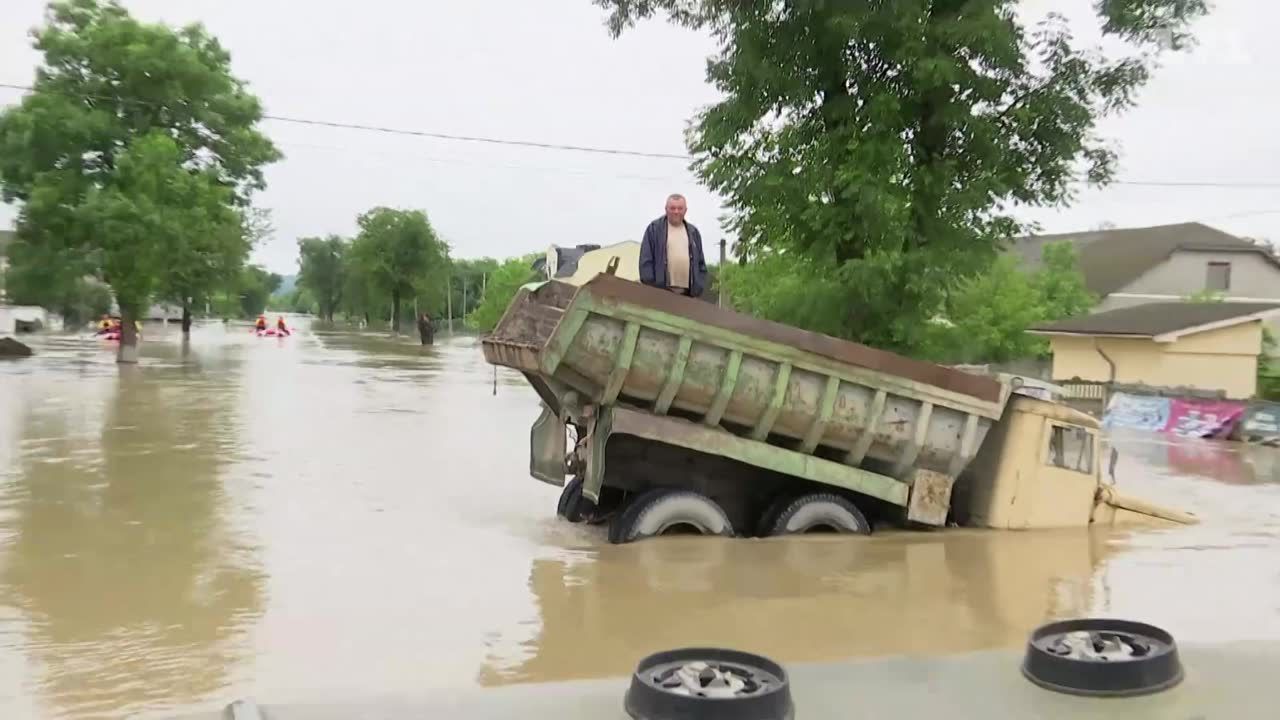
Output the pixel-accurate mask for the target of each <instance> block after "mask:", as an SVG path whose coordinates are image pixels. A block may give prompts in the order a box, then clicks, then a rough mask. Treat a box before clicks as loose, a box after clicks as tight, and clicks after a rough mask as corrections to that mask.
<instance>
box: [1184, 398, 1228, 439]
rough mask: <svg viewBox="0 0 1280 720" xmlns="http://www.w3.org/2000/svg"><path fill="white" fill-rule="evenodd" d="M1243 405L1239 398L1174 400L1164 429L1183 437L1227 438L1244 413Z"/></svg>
mask: <svg viewBox="0 0 1280 720" xmlns="http://www.w3.org/2000/svg"><path fill="white" fill-rule="evenodd" d="M1244 407H1245V405H1244V403H1243V402H1240V401H1238V400H1179V399H1173V400H1170V401H1169V424H1168V426H1167V427H1166V428H1165V430H1166V432H1170V433H1173V434H1174V435H1180V436H1182V437H1199V438H1222V439H1225V438H1227V437H1228V436H1230V435H1231V431H1232V430H1234V429H1235V427H1236V423H1238V422H1239V421H1240V418H1241V417H1242V416H1243V415H1244Z"/></svg>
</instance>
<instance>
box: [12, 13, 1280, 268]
mask: <svg viewBox="0 0 1280 720" xmlns="http://www.w3.org/2000/svg"><path fill="white" fill-rule="evenodd" d="M125 4H126V6H128V7H129V8H130V9H131V10H132V11H133V12H135V13H136V14H137V15H139V16H140V17H143V18H145V19H149V20H163V21H165V22H168V23H171V24H184V23H188V22H192V21H197V20H198V21H200V22H203V23H204V24H205V25H206V26H207V27H208V28H209V30H210V31H212V32H213V33H214V34H216V35H217V36H218V37H219V38H220V39H221V41H222V42H223V44H224V45H225V46H226V47H227V48H229V49H230V51H231V53H232V63H233V69H234V72H235V73H236V74H237V75H239V76H240V77H242V78H245V79H246V80H248V82H249V83H250V85H251V87H252V89H253V90H254V91H255V92H256V93H257V94H258V95H259V96H260V97H261V98H262V99H263V102H264V103H265V105H266V109H267V112H268V113H271V114H274V115H280V116H286V117H298V118H308V119H316V120H326V121H336V122H345V123H358V124H368V125H379V126H384V127H394V128H403V129H410V130H425V131H431V132H440V133H449V134H460V135H473V136H490V137H497V138H508V139H520V140H533V141H538V142H548V143H563V144H574V145H591V146H603V147H615V148H627V149H634V150H641V151H649V152H659V153H683V152H684V144H683V138H682V133H683V129H684V127H685V125H686V122H687V121H688V119H689V118H690V117H691V116H692V115H693V114H694V112H695V111H696V110H697V109H698V108H700V107H702V106H704V105H706V104H708V103H710V102H713V101H714V100H715V98H716V93H715V92H714V90H712V89H711V88H710V87H709V86H708V85H707V84H706V82H705V81H704V79H703V78H704V69H705V59H706V57H707V56H708V55H709V54H710V52H711V51H712V50H713V46H712V44H711V42H710V40H709V39H708V38H706V37H703V36H700V35H698V34H695V33H691V32H689V31H685V30H680V29H677V28H673V27H670V26H668V25H666V24H664V23H662V22H650V23H646V24H645V25H643V26H641V27H640V28H639V29H638V30H636V31H633V32H630V33H627V34H625V35H624V36H623V37H622V38H621V39H619V40H613V39H611V38H610V37H609V35H608V33H607V32H606V31H605V28H604V26H603V13H602V11H600V10H599V9H597V8H596V7H595V6H594V5H593V4H592V3H591V2H590V0H536V1H533V0H489V1H488V2H463V1H462V0H427V1H425V2H424V1H422V0H362V1H361V2H359V3H351V2H341V3H336V2H335V3H320V2H313V3H297V2H286V1H285V0H127V1H126V2H125ZM1091 4H1092V3H1091V0H1028V2H1027V3H1026V5H1027V6H1028V8H1027V9H1028V12H1029V13H1030V14H1035V13H1038V12H1043V10H1044V9H1045V8H1048V7H1052V8H1054V9H1056V10H1058V11H1059V12H1065V13H1067V14H1069V15H1070V16H1072V17H1073V18H1077V17H1078V18H1088V17H1089V15H1088V11H1089V6H1090V5H1091ZM44 5H45V3H44V0H0V83H5V82H7V83H15V84H29V83H30V81H31V80H32V76H33V71H34V67H35V63H36V62H37V59H38V58H37V55H36V54H35V53H34V51H32V50H31V47H30V39H29V37H28V35H27V32H28V30H29V29H30V28H31V27H33V26H35V25H37V24H39V22H40V20H41V15H42V11H43V8H44ZM494 18H498V19H497V20H494ZM1277 20H1280V6H1277V5H1276V4H1275V3H1273V2H1269V1H1268V0H1221V1H1220V2H1219V7H1217V8H1215V10H1214V13H1213V14H1212V15H1211V16H1210V17H1209V18H1208V19H1206V20H1205V21H1203V22H1201V23H1199V24H1198V25H1197V27H1196V32H1197V35H1198V37H1199V39H1200V43H1201V44H1200V47H1199V48H1198V49H1197V50H1195V51H1194V52H1193V53H1191V54H1189V55H1186V56H1182V57H1176V58H1169V59H1168V60H1167V61H1166V64H1165V67H1164V68H1163V69H1161V70H1160V72H1159V73H1158V74H1157V76H1156V78H1155V79H1154V81H1153V82H1152V83H1151V84H1150V85H1149V86H1148V87H1147V89H1146V90H1145V91H1144V92H1143V94H1142V97H1141V104H1140V106H1139V107H1138V108H1137V109H1135V110H1133V111H1131V112H1129V113H1128V114H1126V115H1125V116H1124V117H1123V118H1120V119H1117V120H1114V121H1108V122H1107V123H1106V125H1105V127H1104V131H1105V133H1106V134H1107V135H1108V136H1109V137H1112V138H1115V139H1117V140H1118V141H1119V142H1120V147H1121V151H1122V166H1121V167H1122V170H1121V176H1122V178H1123V179H1125V180H1130V181H1139V182H1143V181H1157V182H1276V183H1280V169H1277V168H1276V160H1277V159H1280V135H1278V134H1277V133H1276V132H1275V131H1274V130H1273V125H1274V124H1275V119H1274V118H1275V114H1274V112H1273V111H1274V109H1275V108H1276V106H1277V105H1278V104H1280V103H1278V102H1277V100H1276V99H1275V97H1274V95H1273V93H1274V88H1275V87H1276V83H1275V78H1276V76H1277V74H1278V72H1277V71H1280V48H1278V44H1277V43H1276V41H1275V33H1274V30H1273V28H1274V26H1275V21H1277ZM18 97H19V93H18V92H16V91H12V90H5V89H0V104H7V103H12V102H14V101H16V100H17V99H18ZM266 130H267V132H268V133H269V134H270V135H271V137H272V138H274V139H275V141H276V142H277V143H278V144H279V146H280V148H281V149H282V150H283V151H284V153H285V154H286V156H287V157H286V159H285V160H284V161H282V162H280V163H278V164H276V165H274V166H272V167H271V168H269V170H268V173H267V180H268V182H269V188H268V189H267V190H266V192H264V193H262V194H261V195H260V196H259V197H258V200H257V201H258V204H260V205H262V206H264V207H267V208H270V209H271V210H272V212H273V214H274V219H275V226H276V234H275V237H274V238H273V239H272V240H270V241H269V242H267V243H266V244H264V245H263V246H262V247H260V248H258V249H257V251H256V252H255V258H256V260H257V261H259V262H262V263H263V264H265V265H267V266H268V267H269V268H271V269H272V270H274V271H277V272H281V273H292V272H294V271H295V270H296V255H297V254H296V239H297V238H299V237H306V236H310V235H322V234H326V233H340V234H350V233H352V232H353V231H354V227H355V217H356V215H357V214H358V213H360V212H362V211H364V210H366V209H368V208H370V207H373V206H376V205H388V206H392V207H404V208H420V209H423V210H426V211H427V213H428V214H429V216H430V217H431V220H432V222H433V223H434V224H435V226H436V228H437V229H438V230H439V231H440V232H441V233H442V234H443V235H444V236H445V238H446V239H447V240H448V241H449V243H450V244H451V245H452V246H453V248H454V251H453V252H454V255H455V257H477V256H483V255H491V256H507V255H515V254H521V253H526V252H532V251H538V250H542V249H545V248H546V247H547V245H549V244H551V243H555V244H559V245H573V244H577V243H586V242H594V243H602V244H607V243H612V242H617V241H620V240H627V239H632V240H635V239H639V234H640V232H641V230H642V229H643V227H644V225H645V224H646V223H647V222H648V221H649V220H651V219H652V218H654V217H657V216H658V215H659V214H661V211H662V203H663V199H664V198H665V196H666V195H667V194H668V193H670V192H681V193H684V194H685V195H687V196H688V197H689V219H690V220H692V221H693V222H695V223H696V224H699V226H700V227H701V228H702V230H703V233H704V236H705V239H704V242H706V243H707V245H708V247H707V252H708V255H710V256H712V257H713V258H714V257H715V249H714V248H715V244H716V243H717V242H718V241H719V239H720V237H721V231H720V227H719V223H718V216H719V214H720V213H721V209H720V207H719V201H718V199H717V198H715V197H714V196H713V195H712V194H710V193H709V192H708V191H707V190H706V189H705V188H702V187H700V186H699V185H698V184H697V182H696V180H695V179H694V178H693V177H692V176H691V175H690V174H689V173H688V172H687V170H686V169H685V163H683V162H681V161H678V160H656V159H641V158H626V157H617V156H599V155H586V154H582V153H574V152H563V151H552V150H539V149H524V148H513V147H505V146H503V147H499V146H492V145H481V144H475V143H464V142H451V141H444V140H435V139H426V138H414V137H404V136H396V135H381V134H375V133H368V132H361V131H354V130H342V129H331V128H316V127H304V126H298V125H292V124H286V123H281V122H268V123H266ZM13 216H14V213H13V210H12V208H4V207H2V206H0V227H4V226H7V225H9V224H10V223H11V222H12V218H13ZM1028 217H1032V218H1034V219H1036V220H1038V221H1040V222H1041V223H1042V224H1043V226H1044V229H1045V230H1046V231H1048V232H1068V231H1072V230H1082V229H1087V228H1089V227H1091V226H1094V225H1096V224H1098V223H1100V222H1103V221H1110V222H1114V223H1117V224H1119V225H1122V226H1126V225H1127V226H1137V225H1154V224H1161V223H1172V222H1184V221H1189V220H1200V221H1204V222H1207V223H1209V224H1212V225H1215V226H1217V227H1221V228H1223V229H1225V230H1227V231H1230V232H1234V233H1238V234H1245V235H1254V236H1265V237H1272V238H1277V239H1280V186H1277V187H1276V188H1270V189H1266V188H1261V189H1258V188H1246V189H1241V188H1201V187H1151V186H1134V185H1121V186H1115V187H1112V188H1109V189H1107V190H1105V191H1098V192H1093V191H1087V192H1084V193H1082V194H1081V196H1080V198H1079V200H1078V202H1077V203H1076V205H1075V206H1074V207H1073V208H1071V209H1070V210H1066V211H1061V212H1037V213H1034V214H1031V213H1029V214H1028ZM730 240H732V239H730Z"/></svg>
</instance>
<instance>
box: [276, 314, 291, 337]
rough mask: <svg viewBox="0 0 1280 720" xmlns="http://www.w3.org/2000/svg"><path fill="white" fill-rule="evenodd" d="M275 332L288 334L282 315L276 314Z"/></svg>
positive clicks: (287, 327)
mask: <svg viewBox="0 0 1280 720" xmlns="http://www.w3.org/2000/svg"><path fill="white" fill-rule="evenodd" d="M276 332H277V333H279V334H281V335H289V334H290V333H289V326H288V325H285V324H284V316H283V315H277V316H276Z"/></svg>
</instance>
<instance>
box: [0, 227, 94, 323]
mask: <svg viewBox="0 0 1280 720" xmlns="http://www.w3.org/2000/svg"><path fill="white" fill-rule="evenodd" d="M7 255H8V258H9V269H8V270H7V271H6V272H5V276H4V285H5V291H6V293H7V295H8V298H9V300H10V301H11V302H13V303H15V304H18V305H40V306H42V307H46V308H50V309H53V310H55V311H56V312H58V313H59V314H60V315H62V317H63V319H64V320H65V321H66V324H67V327H72V326H76V325H80V324H83V323H84V322H85V321H86V320H88V319H90V318H97V317H100V316H101V315H103V314H105V313H107V312H108V311H109V310H110V309H111V289H110V288H108V287H107V286H106V285H104V284H103V283H102V282H101V281H99V280H97V279H96V278H94V277H92V276H91V275H90V273H91V272H92V270H93V268H92V263H90V262H88V260H87V259H86V258H84V257H83V256H81V255H77V254H75V253H71V252H69V251H66V250H64V249H61V248H54V247H49V246H46V245H39V244H33V243H29V242H27V241H25V240H24V239H22V237H18V238H17V239H15V240H14V241H13V243H12V244H10V245H9V247H8V251H7Z"/></svg>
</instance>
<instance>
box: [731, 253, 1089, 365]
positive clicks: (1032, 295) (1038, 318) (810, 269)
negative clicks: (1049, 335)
mask: <svg viewBox="0 0 1280 720" xmlns="http://www.w3.org/2000/svg"><path fill="white" fill-rule="evenodd" d="M723 277H724V279H723V284H724V287H725V290H726V291H727V292H728V294H729V297H730V298H731V300H732V303H733V305H734V306H735V307H736V308H738V309H739V310H742V311H744V312H748V313H751V314H753V315H757V316H759V317H764V318H767V319H770V320H774V321H777V322H783V323H787V324H790V325H796V326H798V327H803V328H806V329H809V330H814V331H817V332H823V333H827V334H829V335H839V334H840V332H841V331H842V330H843V328H844V326H843V322H844V317H845V314H844V311H843V307H842V306H841V305H840V302H839V301H840V298H841V297H843V293H844V285H843V282H844V280H843V279H842V278H841V277H840V274H839V271H838V270H836V269H833V268H831V267H830V266H829V265H824V264H822V263H818V262H815V261H813V260H811V259H809V258H806V257H804V256H802V255H798V254H795V253H768V254H765V255H763V256H762V257H760V258H758V259H757V260H755V261H754V262H750V263H747V264H744V265H730V266H728V267H726V268H725V269H724V272H723ZM1096 303H1097V298H1096V297H1095V296H1094V295H1093V294H1092V293H1090V292H1089V290H1088V289H1087V288H1086V287H1085V284H1084V276H1083V275H1082V274H1081V272H1080V268H1079V264H1078V262H1077V254H1076V250H1075V247H1074V246H1073V245H1071V244H1070V243H1066V242H1062V243H1050V244H1048V245H1046V246H1045V249H1044V254H1043V262H1042V264H1041V266H1040V268H1039V269H1038V270H1036V271H1034V272H1030V273H1029V272H1027V271H1026V269H1025V268H1023V267H1021V266H1020V265H1019V263H1018V260H1017V258H1015V257H1014V256H1013V255H1002V256H1000V257H999V258H997V259H996V262H995V263H993V264H992V266H991V267H990V268H989V269H988V270H987V271H986V272H983V273H981V274H979V275H976V276H972V277H969V278H966V279H964V280H962V281H961V282H960V283H959V284H958V285H957V286H956V287H954V288H953V289H952V291H951V293H950V294H949V296H948V298H947V300H946V301H945V303H944V304H943V306H942V307H941V308H940V310H939V312H938V313H936V314H935V315H934V316H932V317H930V318H928V319H927V320H925V321H924V327H923V328H922V329H921V337H920V340H919V341H918V343H917V345H916V347H915V350H916V352H917V354H920V355H923V356H925V357H928V358H930V359H933V360H937V361H941V362H955V363H961V362H963V363H973V362H1007V361H1009V360H1016V359H1020V358H1026V357H1035V356H1043V355H1044V354H1045V353H1046V352H1047V351H1048V345H1047V343H1045V342H1044V341H1043V340H1042V339H1041V338H1038V337H1036V336H1034V335H1030V334H1028V333H1027V332H1026V330H1027V328H1029V327H1031V326H1032V325H1036V324H1039V323H1046V322H1051V321H1054V320H1060V319H1063V318H1067V317H1073V316H1076V315H1081V314H1084V313H1087V312H1088V311H1089V310H1090V309H1091V308H1092V307H1093V306H1094V305H1095V304H1096ZM854 339H857V338H854Z"/></svg>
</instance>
